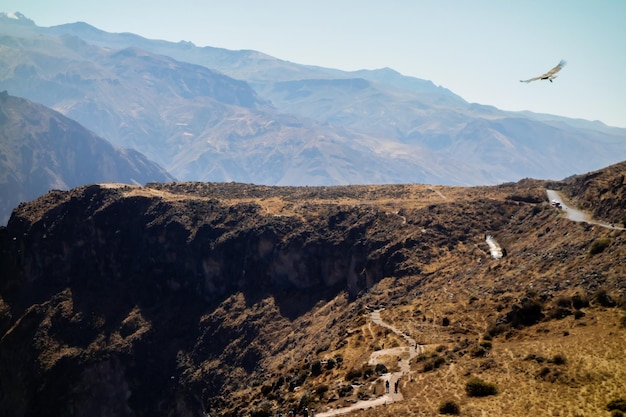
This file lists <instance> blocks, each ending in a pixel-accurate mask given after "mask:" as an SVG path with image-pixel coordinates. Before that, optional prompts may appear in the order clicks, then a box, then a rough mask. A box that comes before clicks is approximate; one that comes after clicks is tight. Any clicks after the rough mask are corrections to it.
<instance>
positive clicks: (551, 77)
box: [519, 60, 566, 83]
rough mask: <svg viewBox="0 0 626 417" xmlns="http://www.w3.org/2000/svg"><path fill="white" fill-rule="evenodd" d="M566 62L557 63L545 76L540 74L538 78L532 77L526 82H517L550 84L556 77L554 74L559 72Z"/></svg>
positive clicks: (523, 81)
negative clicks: (544, 81) (539, 81)
mask: <svg viewBox="0 0 626 417" xmlns="http://www.w3.org/2000/svg"><path fill="white" fill-rule="evenodd" d="M565 64H566V62H565V61H564V60H561V62H559V64H558V65H557V66H556V67H554V68H552V69H551V70H550V71H548V72H546V73H545V74H541V75H540V76H538V77H534V78H530V79H528V80H519V81H520V82H521V83H529V82H531V81H537V80H548V81H550V82H552V80H554V79H555V78H556V77H557V75H556V73H557V72H559V71H561V69H562V68H563V67H564V66H565Z"/></svg>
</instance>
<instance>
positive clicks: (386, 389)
mask: <svg viewBox="0 0 626 417" xmlns="http://www.w3.org/2000/svg"><path fill="white" fill-rule="evenodd" d="M385 391H387V394H389V380H386V381H385Z"/></svg>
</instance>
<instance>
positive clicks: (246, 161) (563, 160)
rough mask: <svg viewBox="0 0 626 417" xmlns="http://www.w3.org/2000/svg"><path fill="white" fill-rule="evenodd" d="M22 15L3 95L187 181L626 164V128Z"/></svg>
mask: <svg viewBox="0 0 626 417" xmlns="http://www.w3.org/2000/svg"><path fill="white" fill-rule="evenodd" d="M14 17H16V18H11V17H9V16H8V15H2V16H0V23H1V24H0V34H1V35H2V36H1V38H0V48H1V49H0V53H1V55H2V58H3V62H2V71H1V72H0V90H8V91H9V93H10V94H12V95H17V96H23V97H26V98H28V99H30V100H33V101H36V102H40V103H42V104H44V105H46V106H49V107H51V108H53V109H55V110H57V111H59V112H61V113H63V114H64V115H66V116H68V117H70V118H72V119H75V120H77V121H78V122H79V123H81V124H82V125H84V126H85V127H87V128H88V129H90V130H92V131H94V132H96V133H97V134H98V135H101V136H102V137H104V138H106V139H107V140H109V141H111V142H112V143H113V144H114V145H116V146H124V147H131V148H133V149H136V150H138V151H139V152H142V153H143V154H145V155H146V156H147V157H149V158H150V159H152V160H153V161H155V162H157V163H159V164H161V165H162V166H163V167H165V168H166V169H167V170H168V171H169V172H170V174H172V175H173V176H174V177H175V178H177V179H178V180H197V181H237V182H248V183H258V184H267V185H274V184H276V185H333V184H364V183H368V184H380V183H435V184H446V185H477V184H496V183H502V182H506V181H515V180H518V179H520V178H524V177H533V178H545V179H561V178H564V177H566V176H569V175H572V174H575V173H583V172H587V171H590V170H594V169H598V168H600V167H603V166H606V165H609V164H611V163H615V162H618V161H621V160H624V159H626V129H620V128H610V127H607V126H605V125H603V124H601V123H599V122H587V121H582V120H571V119H566V118H562V117H556V116H549V115H536V114H532V113H528V112H524V113H512V112H504V111H500V110H498V109H496V108H494V107H490V106H483V105H478V104H471V103H467V102H466V101H465V100H463V99H462V98H461V97H459V96H457V95H455V94H454V93H453V92H451V91H449V90H447V89H445V88H443V87H438V86H436V85H434V84H433V83H432V82H430V81H425V80H420V79H416V78H412V77H405V76H402V75H401V74H399V73H397V72H395V71H393V70H391V69H388V68H386V69H381V70H374V71H369V70H367V71H366V70H363V71H356V72H344V71H339V70H335V69H328V68H320V67H313V66H304V65H299V64H295V63H291V62H286V61H282V60H280V59H276V58H273V57H271V56H268V55H265V54H263V53H261V52H257V51H229V50H226V49H220V48H213V47H196V46H194V45H193V44H192V43H190V42H179V43H172V42H166V41H159V40H149V39H145V38H142V37H141V36H138V35H135V34H129V33H123V34H111V33H107V32H104V31H101V30H99V29H97V28H94V27H92V26H90V25H88V24H86V23H72V24H66V25H60V26H55V27H50V28H43V27H38V26H37V25H36V24H35V23H34V22H32V21H31V20H29V19H27V18H26V17H24V16H23V15H20V14H15V15H14ZM546 88H549V85H547V86H546ZM505 93H506V92H503V94H505Z"/></svg>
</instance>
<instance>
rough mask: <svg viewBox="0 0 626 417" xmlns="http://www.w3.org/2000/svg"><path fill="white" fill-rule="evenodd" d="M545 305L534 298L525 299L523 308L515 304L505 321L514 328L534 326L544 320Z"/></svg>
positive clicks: (522, 304)
mask: <svg viewBox="0 0 626 417" xmlns="http://www.w3.org/2000/svg"><path fill="white" fill-rule="evenodd" d="M542 310H543V304H542V303H541V302H540V301H538V300H535V299H534V298H529V297H525V298H524V299H523V300H522V303H521V306H520V305H518V304H514V305H513V306H512V307H511V311H510V312H509V313H507V315H506V317H505V320H506V322H508V323H511V324H512V325H513V326H532V325H533V324H536V323H538V322H539V321H540V320H541V319H543V318H544V314H543V312H542Z"/></svg>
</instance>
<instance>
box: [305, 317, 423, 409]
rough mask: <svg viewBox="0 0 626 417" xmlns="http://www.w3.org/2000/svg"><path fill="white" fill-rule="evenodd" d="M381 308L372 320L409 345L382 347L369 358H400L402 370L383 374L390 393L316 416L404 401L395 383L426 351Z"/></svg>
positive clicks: (374, 359)
mask: <svg viewBox="0 0 626 417" xmlns="http://www.w3.org/2000/svg"><path fill="white" fill-rule="evenodd" d="M380 312H381V310H374V311H372V312H371V313H370V318H371V319H372V322H373V323H375V324H377V325H379V326H381V327H385V328H387V329H389V330H391V331H392V332H394V333H395V334H397V335H398V336H401V337H402V338H403V339H404V340H405V341H406V343H407V346H400V347H394V348H390V349H381V350H377V351H374V352H372V354H371V355H370V359H369V364H370V365H376V364H377V363H379V361H378V359H379V358H380V357H381V356H397V357H398V358H399V361H398V365H399V366H400V370H399V371H398V372H393V373H391V372H389V373H386V374H383V375H381V377H380V378H381V379H382V380H383V381H385V382H389V393H385V394H384V395H381V396H380V397H377V398H374V399H371V400H363V401H359V402H357V403H355V404H353V405H351V406H349V407H342V408H336V409H334V410H328V411H324V412H322V413H316V414H315V416H316V417H330V416H337V415H341V414H346V413H349V412H351V411H356V410H365V409H367V408H373V407H378V406H381V405H385V404H390V403H392V402H395V401H402V400H403V399H404V397H403V396H402V392H401V390H400V389H399V390H398V392H397V393H396V392H395V389H394V387H395V384H396V382H398V383H399V381H400V379H401V378H402V377H404V376H406V375H408V374H409V372H410V371H411V360H412V359H413V358H415V357H416V356H417V355H418V354H419V353H420V352H423V351H424V347H423V346H421V345H418V344H417V342H416V341H415V339H413V338H412V337H411V336H409V335H407V334H404V333H402V332H401V331H400V330H398V329H396V328H395V327H393V326H392V325H390V324H388V323H385V322H384V321H383V320H382V319H381V317H380Z"/></svg>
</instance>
